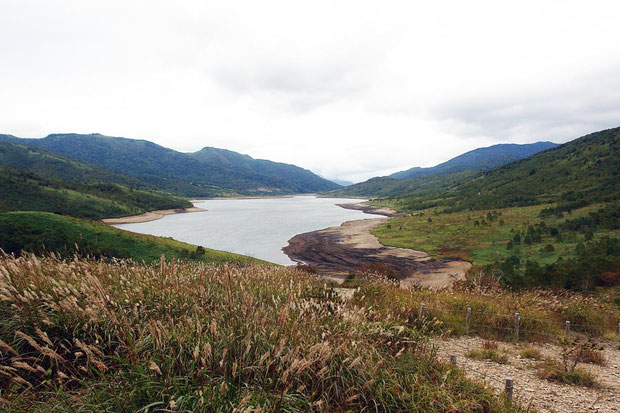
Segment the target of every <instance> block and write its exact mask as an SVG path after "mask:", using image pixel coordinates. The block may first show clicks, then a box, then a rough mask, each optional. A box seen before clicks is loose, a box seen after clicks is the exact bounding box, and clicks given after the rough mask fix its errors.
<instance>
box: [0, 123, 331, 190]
mask: <svg viewBox="0 0 620 413" xmlns="http://www.w3.org/2000/svg"><path fill="white" fill-rule="evenodd" d="M0 141H4V142H11V143H19V144H23V145H30V146H34V147H37V148H40V149H44V150H45V151H48V152H53V153H56V154H60V155H63V156H65V157H70V158H73V159H76V160H80V161H82V162H87V163H89V164H93V165H96V166H98V167H100V168H105V169H106V170H109V171H113V172H116V173H120V174H124V175H129V176H131V177H133V178H134V179H138V180H139V181H141V182H144V183H146V184H148V185H150V186H153V187H155V188H158V189H161V190H165V191H168V192H171V193H174V194H176V195H182V196H190V197H197V196H222V195H234V194H247V195H256V194H272V195H277V194H286V193H312V192H319V191H329V190H333V189H337V188H339V187H340V186H339V185H338V184H335V183H333V182H331V181H329V180H327V179H323V178H321V177H319V176H318V175H315V174H314V173H312V172H311V171H309V170H306V169H303V168H299V167H297V166H295V165H289V164H284V163H277V162H271V161H267V160H257V159H253V158H252V157H250V156H248V155H242V154H239V153H237V152H233V151H229V150H225V149H217V148H210V147H206V148H203V149H202V150H200V151H198V152H194V153H182V152H177V151H174V150H172V149H169V148H165V147H163V146H160V145H157V144H155V143H153V142H150V141H147V140H137V139H127V138H120V137H111V136H104V135H100V134H88V135H82V134H74V133H69V134H51V135H48V136H47V137H45V138H41V139H21V138H16V137H14V136H10V135H0Z"/></svg>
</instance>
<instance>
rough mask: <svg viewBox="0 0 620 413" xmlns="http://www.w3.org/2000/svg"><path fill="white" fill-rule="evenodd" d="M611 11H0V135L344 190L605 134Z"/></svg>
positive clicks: (267, 0) (319, 0)
mask: <svg viewBox="0 0 620 413" xmlns="http://www.w3.org/2000/svg"><path fill="white" fill-rule="evenodd" d="M619 21H620V2H618V1H597V0H589V1H587V2H586V1H570V0H561V1H552V0H536V1H529V0H519V1H497V0H490V1H474V0H468V1H462V0H458V1H441V0H440V1H433V2H418V1H411V0H408V1H391V0H381V1H378V0H374V1H364V0H351V1H348V0H327V1H323V0H311V1H301V0H299V1H298V0H281V1H275V0H262V1H252V0H248V1H236V0H226V1H222V0H220V1H209V0H206V1H205V0H202V1H191V0H183V1H174V2H173V1H158V0H147V1H138V0H135V1H133V0H123V1H117V0H105V1H98V0H45V1H42V0H39V1H34V0H0V133H7V134H12V135H16V136H20V137H43V136H45V135H47V134H50V133H60V132H63V133H64V132H75V133H95V132H96V133H102V134H105V135H111V136H124V137H128V138H136V139H148V140H151V141H153V142H156V143H158V144H160V145H163V146H166V147H169V148H172V149H175V150H179V151H184V152H190V151H196V150H199V149H201V148H202V147H205V146H214V147H220V148H226V149H230V150H234V151H238V152H241V153H244V154H248V155H250V156H253V157H255V158H262V159H270V160H274V161H279V162H287V163H293V164H296V165H298V166H301V167H304V168H308V169H310V170H312V171H313V172H315V173H318V174H320V175H322V176H325V177H328V178H340V179H346V180H351V181H355V182H357V181H361V180H365V179H368V178H370V177H373V176H382V175H387V174H389V173H392V172H395V171H399V170H403V169H408V168H411V167H413V166H433V165H436V164H437V163H440V162H443V161H446V160H448V159H450V158H452V157H454V156H456V155H459V154H461V153H463V152H466V151H468V150H472V149H475V148H478V147H483V146H489V145H493V144H497V143H508V142H514V143H529V142H536V141H541V140H551V141H554V142H558V143H562V142H567V141H569V140H572V139H575V138H577V137H579V136H582V135H584V134H587V133H589V132H594V131H597V130H601V129H606V128H610V127H616V126H620V24H618V22H619Z"/></svg>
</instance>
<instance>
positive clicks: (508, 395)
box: [505, 377, 514, 401]
mask: <svg viewBox="0 0 620 413" xmlns="http://www.w3.org/2000/svg"><path fill="white" fill-rule="evenodd" d="M513 389H514V381H513V380H512V377H506V390H505V391H506V398H507V399H508V401H511V400H512V393H513Z"/></svg>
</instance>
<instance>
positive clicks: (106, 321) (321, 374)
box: [0, 256, 519, 412]
mask: <svg viewBox="0 0 620 413" xmlns="http://www.w3.org/2000/svg"><path fill="white" fill-rule="evenodd" d="M389 291H391V290H389V289H387V290H385V292H386V293H388V292H389ZM358 301H359V300H358ZM395 304H396V305H398V301H396V302H395ZM0 317H1V319H2V323H1V324H0V349H1V354H0V403H2V409H3V411H19V412H22V411H50V410H52V411H93V410H96V411H104V412H105V411H110V412H112V411H114V412H116V411H137V410H140V409H145V410H149V409H150V410H161V411H170V410H185V411H233V410H235V409H236V410H237V411H240V410H247V409H250V408H254V409H256V408H260V409H261V410H263V411H278V410H283V411H309V410H314V411H346V410H353V411H360V410H373V411H425V412H426V411H428V412H433V411H437V412H439V411H441V412H445V411H494V412H508V411H519V407H518V406H515V405H513V404H507V403H506V402H505V401H504V400H502V399H501V398H499V397H497V396H495V395H494V394H493V393H492V392H490V391H489V390H488V389H485V388H484V387H483V386H482V385H479V384H476V383H473V382H471V381H470V380H468V379H466V378H465V376H464V375H463V373H462V372H460V371H458V370H455V369H453V368H451V367H450V366H449V365H447V364H444V363H440V362H438V361H436V360H435V354H434V350H433V348H432V346H430V345H429V344H428V340H427V337H426V336H427V333H428V330H429V329H432V328H434V326H433V325H432V323H427V322H421V323H416V324H415V325H411V324H408V323H402V322H401V321H400V320H399V319H397V318H394V317H385V316H384V315H381V314H379V313H378V312H377V311H376V310H375V309H374V308H372V307H371V306H368V305H359V304H355V303H351V302H342V301H341V300H337V299H332V298H331V296H330V294H329V290H328V289H326V288H325V286H324V284H322V283H321V282H319V281H317V279H316V278H314V276H312V275H309V274H307V273H304V272H301V271H297V270H294V269H286V268H273V267H265V266H232V265H218V266H214V265H208V264H200V263H190V262H180V263H179V262H172V263H166V262H163V261H162V262H161V263H160V264H159V265H153V266H144V265H138V264H135V263H133V262H131V261H115V262H108V263H105V262H92V261H85V260H78V259H75V260H71V261H62V260H60V259H57V258H54V257H48V258H36V257H34V256H24V257H21V258H11V257H7V256H3V257H0Z"/></svg>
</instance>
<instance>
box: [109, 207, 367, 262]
mask: <svg viewBox="0 0 620 413" xmlns="http://www.w3.org/2000/svg"><path fill="white" fill-rule="evenodd" d="M354 202H360V200H359V199H348V198H317V197H315V196H294V197H287V198H252V199H212V200H204V201H197V202H195V203H194V205H195V206H196V207H199V208H203V209H206V211H203V212H194V213H188V214H173V215H166V216H165V217H163V218H162V219H158V220H156V221H151V222H143V223H133V224H120V225H115V227H117V228H121V229H125V230H128V231H133V232H138V233H142V234H151V235H158V236H162V237H172V238H174V239H176V240H179V241H185V242H189V243H191V244H196V245H202V246H204V247H208V248H214V249H219V250H224V251H230V252H235V253H238V254H244V255H250V256H252V257H255V258H260V259H263V260H266V261H270V262H274V263H277V264H283V265H291V264H294V262H293V261H292V260H291V259H290V258H289V257H288V256H287V255H286V254H285V253H284V252H283V251H282V248H283V247H285V246H286V245H287V244H288V240H289V239H291V238H292V237H294V236H295V235H297V234H302V233H306V232H310V231H315V230H319V229H323V228H326V227H333V226H338V225H341V224H342V223H344V222H346V221H351V220H359V219H365V218H369V217H373V215H369V214H366V213H364V212H362V211H358V210H352V209H345V208H341V207H339V206H337V204H346V203H354ZM375 216H376V215H375Z"/></svg>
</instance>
